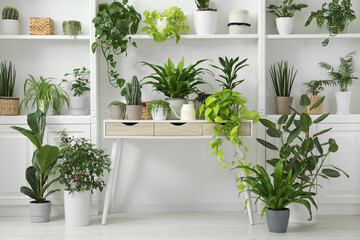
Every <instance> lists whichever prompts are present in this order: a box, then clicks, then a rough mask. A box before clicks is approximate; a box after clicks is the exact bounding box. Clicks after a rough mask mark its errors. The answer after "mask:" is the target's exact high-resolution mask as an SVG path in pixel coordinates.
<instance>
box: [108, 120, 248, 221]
mask: <svg viewBox="0 0 360 240" xmlns="http://www.w3.org/2000/svg"><path fill="white" fill-rule="evenodd" d="M213 126H214V125H213V124H212V123H210V122H208V121H201V120H196V121H187V122H183V121H179V120H173V121H153V120H140V121H129V120H104V138H111V139H113V144H112V150H111V171H110V173H109V179H108V183H107V187H106V193H105V201H104V210H103V217H102V224H106V219H107V215H108V211H109V207H110V202H111V199H112V196H114V195H115V193H116V187H115V181H116V179H118V174H119V171H120V169H119V166H120V164H119V162H120V161H121V159H120V157H121V151H122V143H123V140H124V139H129V138H135V139H136V138H137V139H159V138H166V139H179V138H188V139H189V138H190V139H191V138H194V139H199V138H212V136H213V134H214V130H213ZM240 130H241V132H242V135H243V136H244V137H249V136H252V128H251V123H250V122H244V123H243V124H242V125H241V127H240ZM245 198H246V199H248V208H247V209H248V216H249V221H250V224H254V220H253V214H252V206H251V198H250V195H249V193H248V192H245Z"/></svg>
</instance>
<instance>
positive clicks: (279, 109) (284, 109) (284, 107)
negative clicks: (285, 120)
mask: <svg viewBox="0 0 360 240" xmlns="http://www.w3.org/2000/svg"><path fill="white" fill-rule="evenodd" d="M293 99H294V98H293V97H276V113H277V114H279V115H283V114H288V115H289V114H291V109H290V108H289V106H291V104H292V102H293Z"/></svg>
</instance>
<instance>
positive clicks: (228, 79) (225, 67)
mask: <svg viewBox="0 0 360 240" xmlns="http://www.w3.org/2000/svg"><path fill="white" fill-rule="evenodd" d="M247 60H248V59H247V58H245V59H243V60H241V61H240V57H237V58H235V59H233V58H230V59H228V58H227V57H225V58H222V57H219V63H220V65H221V67H219V66H216V65H211V66H212V67H213V68H216V69H218V70H220V71H222V74H223V75H219V76H220V77H221V78H222V79H221V80H219V79H215V81H217V82H219V83H220V86H221V87H223V89H229V90H234V89H235V88H236V86H238V85H239V84H241V83H242V82H244V81H245V79H242V80H237V78H238V75H237V74H238V72H239V71H240V70H241V69H243V68H244V67H248V66H249V64H245V63H246V61H247ZM239 61H240V62H239Z"/></svg>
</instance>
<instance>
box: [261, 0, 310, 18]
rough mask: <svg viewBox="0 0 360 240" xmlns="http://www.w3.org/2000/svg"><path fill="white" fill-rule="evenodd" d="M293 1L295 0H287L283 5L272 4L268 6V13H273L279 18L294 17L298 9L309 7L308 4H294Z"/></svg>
mask: <svg viewBox="0 0 360 240" xmlns="http://www.w3.org/2000/svg"><path fill="white" fill-rule="evenodd" d="M293 2H294V1H293V0H285V1H284V2H283V5H280V6H276V5H273V4H271V5H270V6H269V7H267V8H268V9H269V11H268V13H272V14H274V15H276V16H277V17H279V18H281V17H293V16H294V13H295V12H296V11H301V9H303V8H307V7H308V5H307V4H303V3H300V4H294V3H293Z"/></svg>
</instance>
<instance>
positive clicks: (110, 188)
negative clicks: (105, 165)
mask: <svg viewBox="0 0 360 240" xmlns="http://www.w3.org/2000/svg"><path fill="white" fill-rule="evenodd" d="M120 144H121V139H114V140H113V144H112V149H111V166H110V168H111V171H110V173H109V179H108V183H107V187H106V193H105V200H104V210H103V216H102V224H106V218H107V215H108V212H109V206H110V201H111V195H112V193H113V185H114V174H115V171H118V169H117V168H116V167H117V162H118V155H119V150H120V149H119V146H120Z"/></svg>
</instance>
